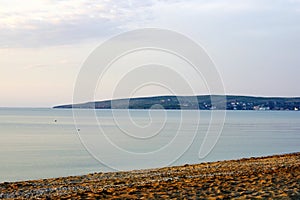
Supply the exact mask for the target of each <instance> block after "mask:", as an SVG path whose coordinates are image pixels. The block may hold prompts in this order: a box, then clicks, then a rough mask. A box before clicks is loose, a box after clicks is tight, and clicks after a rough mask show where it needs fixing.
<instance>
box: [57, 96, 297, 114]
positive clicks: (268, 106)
mask: <svg viewBox="0 0 300 200" xmlns="http://www.w3.org/2000/svg"><path fill="white" fill-rule="evenodd" d="M211 99H213V102H212V100H211ZM53 108H61V109H68V108H76V109H166V110H197V109H200V110H225V109H226V110H293V111H298V110H300V97H293V98H291V97H253V96H232V95H226V96H222V95H201V96H154V97H138V98H127V99H116V100H105V101H95V102H86V103H80V104H68V105H59V106H54V107H53Z"/></svg>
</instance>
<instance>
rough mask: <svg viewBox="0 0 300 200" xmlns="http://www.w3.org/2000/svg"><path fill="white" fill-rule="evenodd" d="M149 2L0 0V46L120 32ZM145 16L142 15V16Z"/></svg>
mask: <svg viewBox="0 0 300 200" xmlns="http://www.w3.org/2000/svg"><path fill="white" fill-rule="evenodd" d="M150 5H151V3H149V2H147V3H145V2H144V3H142V2H141V1H134V2H133V1H131V2H129V1H119V0H102V1H98V0H93V1H84V0H73V1H67V0H59V1H58V0H52V1H51V0H48V1H34V0H28V1H21V0H20V1H18V0H12V1H6V0H0V47H14V46H25V47H32V46H33V47H34V46H44V45H51V44H68V43H74V42H76V41H77V42H80V41H81V40H83V39H87V38H88V39H90V38H94V37H103V36H106V35H107V34H112V33H116V32H119V31H120V29H121V28H122V27H125V24H126V23H127V22H128V21H131V20H137V19H138V15H140V16H142V14H143V15H144V16H145V15H147V12H143V10H144V8H145V7H147V6H150ZM143 19H144V17H143Z"/></svg>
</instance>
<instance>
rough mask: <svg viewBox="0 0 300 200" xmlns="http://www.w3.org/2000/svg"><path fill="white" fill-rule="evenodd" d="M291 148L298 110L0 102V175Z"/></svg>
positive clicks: (16, 177)
mask: <svg viewBox="0 0 300 200" xmlns="http://www.w3.org/2000/svg"><path fill="white" fill-rule="evenodd" d="M213 112H215V113H216V114H217V115H215V114H214V113H213ZM292 152H300V112H299V111H226V112H225V111H199V110H190V111H189V110H80V109H77V110H72V109H51V108H0V182H11V181H22V180H32V179H44V178H53V177H62V176H73V175H84V174H88V173H94V172H110V171H126V170H139V169H149V168H158V167H166V166H176V165H183V164H195V163H202V162H212V161H221V160H231V159H239V158H249V157H257V156H268V155H274V154H284V153H292Z"/></svg>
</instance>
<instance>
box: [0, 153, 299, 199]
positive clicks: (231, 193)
mask: <svg viewBox="0 0 300 200" xmlns="http://www.w3.org/2000/svg"><path fill="white" fill-rule="evenodd" d="M0 198H11V199H37V198H40V199H116V198H117V199H118V198H121V199H123V198H124V199H143V198H144V199H161V198H165V199H171V198H175V199H195V198H198V199H223V198H225V199H232V198H237V199H253V198H259V199H268V198H269V199H300V153H293V154H285V155H276V156H268V157H261V158H248V159H240V160H230V161H220V162H211V163H202V164H196V165H184V166H178V167H166V168H160V169H149V170H136V171H130V172H111V173H94V174H88V175H84V176H72V177H62V178H52V179H43V180H35V181H23V182H14V183H1V184H0Z"/></svg>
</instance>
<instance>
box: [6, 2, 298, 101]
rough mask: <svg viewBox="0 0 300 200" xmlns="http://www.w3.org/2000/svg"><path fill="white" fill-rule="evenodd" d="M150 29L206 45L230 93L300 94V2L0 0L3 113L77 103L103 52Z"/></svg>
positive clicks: (104, 97)
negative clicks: (77, 89) (79, 84)
mask: <svg viewBox="0 0 300 200" xmlns="http://www.w3.org/2000/svg"><path fill="white" fill-rule="evenodd" d="M149 27H153V28H161V29H168V30H172V31H176V32H179V33H181V34H183V35H186V36H187V37H189V38H191V39H193V40H194V41H195V42H197V43H198V44H200V45H201V46H202V47H203V48H204V49H205V50H206V52H207V53H208V54H209V56H210V57H211V59H212V60H213V61H214V63H215V65H216V67H217V69H218V71H219V73H220V75H221V77H222V80H223V83H224V88H225V91H226V94H234V95H253V96H300V90H299V89H298V86H299V83H300V81H299V78H298V77H299V74H300V56H299V55H300V0H243V1H241V0H188V1H187V0H185V1H184V0H143V1H141V0H90V1H84V0H72V1H68V0H26V1H23V0H0V92H1V98H0V107H52V106H54V105H58V104H65V103H70V102H72V97H73V90H74V85H75V82H76V78H77V75H78V73H79V72H80V69H81V67H82V65H83V63H84V62H85V60H86V59H87V58H88V56H89V55H90V53H91V52H93V50H94V49H95V48H96V47H98V46H99V45H100V44H101V43H102V42H104V41H106V40H108V39H109V38H111V37H113V36H115V35H117V34H120V33H123V32H126V31H130V30H135V29H139V28H149ZM147 92H149V95H157V94H158V93H157V92H156V91H155V89H153V90H148V91H147ZM107 98H110V97H109V96H105V93H104V94H101V99H107ZM101 99H99V100H101Z"/></svg>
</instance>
